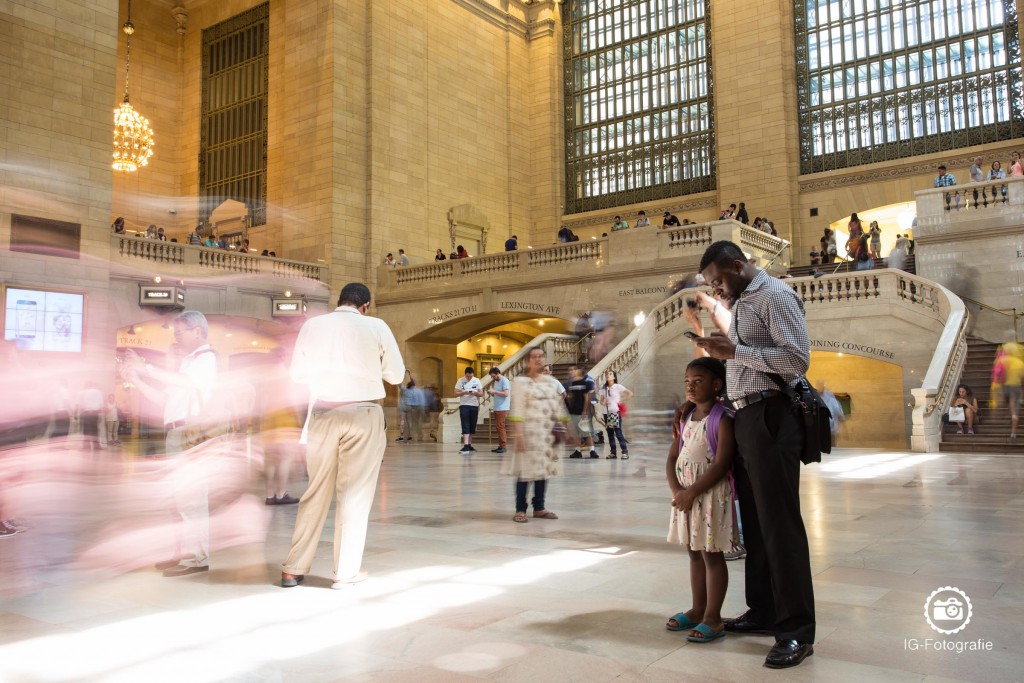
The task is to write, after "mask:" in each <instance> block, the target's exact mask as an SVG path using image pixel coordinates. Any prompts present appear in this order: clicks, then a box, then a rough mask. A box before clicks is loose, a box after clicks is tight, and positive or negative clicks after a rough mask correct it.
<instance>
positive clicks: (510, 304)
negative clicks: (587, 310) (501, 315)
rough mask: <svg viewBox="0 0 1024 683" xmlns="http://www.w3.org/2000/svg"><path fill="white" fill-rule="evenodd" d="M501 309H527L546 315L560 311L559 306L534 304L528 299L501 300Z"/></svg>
mask: <svg viewBox="0 0 1024 683" xmlns="http://www.w3.org/2000/svg"><path fill="white" fill-rule="evenodd" d="M501 309H502V310H503V311H528V312H530V313H546V314H548V315H558V314H560V313H561V312H562V308H561V307H560V306H552V305H551V304H535V303H532V302H530V301H502V302H501Z"/></svg>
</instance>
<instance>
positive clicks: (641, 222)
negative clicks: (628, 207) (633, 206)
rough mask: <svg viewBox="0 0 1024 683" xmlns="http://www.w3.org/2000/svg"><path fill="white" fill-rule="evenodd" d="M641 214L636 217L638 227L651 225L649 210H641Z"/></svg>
mask: <svg viewBox="0 0 1024 683" xmlns="http://www.w3.org/2000/svg"><path fill="white" fill-rule="evenodd" d="M639 216H640V217H639V218H637V219H636V227H638V228H646V227H647V226H649V225H650V224H651V219H650V218H648V217H647V212H646V211H641V212H640V213H639Z"/></svg>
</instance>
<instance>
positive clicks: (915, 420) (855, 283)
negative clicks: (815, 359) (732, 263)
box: [591, 270, 967, 453]
mask: <svg viewBox="0 0 1024 683" xmlns="http://www.w3.org/2000/svg"><path fill="white" fill-rule="evenodd" d="M786 283H787V284H788V285H789V286H790V287H792V288H793V290H794V291H795V292H796V294H797V295H798V296H799V297H800V299H801V300H802V301H803V303H804V308H805V311H806V312H807V314H808V315H813V314H814V311H815V310H817V309H818V308H819V307H823V306H844V307H845V306H849V305H850V304H857V303H865V304H867V303H870V302H875V301H877V300H879V299H884V300H890V301H893V302H896V303H898V304H900V305H902V306H905V307H907V309H908V310H912V311H916V312H918V313H924V314H925V315H928V316H930V317H932V318H933V319H934V320H936V321H939V322H942V324H943V330H942V333H941V334H940V335H939V339H938V341H937V343H936V346H935V351H934V353H933V354H932V359H931V362H930V364H929V366H928V371H927V373H926V374H925V377H924V380H923V381H922V383H921V387H920V388H915V389H913V391H912V393H913V396H914V399H915V407H914V409H913V413H912V432H911V447H912V448H913V450H915V451H921V452H929V453H930V452H934V451H937V450H938V448H939V440H940V435H941V430H942V415H943V413H944V412H945V410H946V408H947V407H948V406H949V403H950V402H951V401H952V397H953V392H954V389H955V387H956V384H957V382H958V381H959V378H960V374H961V372H962V371H963V365H964V362H965V360H966V357H967V333H966V323H967V311H966V308H965V307H964V304H963V301H961V300H960V298H959V297H957V296H956V295H954V294H953V293H952V292H950V291H949V290H947V289H946V288H945V287H942V286H940V285H937V284H935V283H934V282H930V281H928V280H925V279H924V278H920V277H917V276H916V275H910V274H908V273H905V272H903V271H901V270H872V271H867V272H861V273H844V274H841V275H840V274H837V275H826V276H823V277H820V278H813V277H803V278H793V279H788V280H786ZM693 291H694V290H683V291H681V292H678V293H676V294H673V295H672V296H670V297H668V298H667V299H666V300H665V301H663V302H662V303H660V304H659V305H658V306H656V307H655V308H654V309H653V310H652V311H651V313H650V314H649V315H648V316H647V317H646V319H645V320H644V322H643V324H642V325H640V326H639V327H637V328H636V329H634V330H633V331H631V332H630V333H629V334H628V335H626V338H625V339H623V340H622V341H621V342H620V343H619V344H618V345H617V346H616V347H615V348H614V349H612V351H611V352H610V353H609V354H608V355H607V356H605V358H604V359H602V360H601V361H600V362H599V363H597V364H596V365H595V366H594V368H593V369H592V370H591V376H593V377H600V376H601V375H602V374H603V373H604V372H606V371H607V370H610V369H611V370H615V371H617V372H619V373H620V375H621V371H622V370H629V369H631V368H632V367H633V366H635V365H636V364H637V363H638V361H639V360H640V359H641V358H642V357H643V356H644V355H646V354H647V353H649V352H651V351H652V350H653V348H654V347H655V345H656V343H657V342H658V339H659V338H660V337H663V336H665V335H667V334H671V333H673V332H674V331H675V325H678V324H686V323H685V322H683V321H684V320H685V315H684V312H685V310H686V299H687V298H689V297H690V296H692V295H693ZM620 379H621V377H620Z"/></svg>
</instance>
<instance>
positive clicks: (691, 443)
mask: <svg viewBox="0 0 1024 683" xmlns="http://www.w3.org/2000/svg"><path fill="white" fill-rule="evenodd" d="M724 388H725V365H724V364H723V363H722V361H720V360H716V359H714V358H697V359H695V360H693V361H691V362H690V364H689V365H687V366H686V403H684V404H683V405H682V406H680V408H679V410H677V411H676V415H675V419H674V420H673V423H672V434H673V440H672V450H670V451H669V454H668V460H667V461H666V463H665V476H666V478H667V479H668V486H669V489H670V490H671V491H672V517H671V519H670V522H669V532H668V540H669V542H676V543H680V544H682V545H686V546H688V547H689V552H690V590H691V592H692V594H693V598H692V600H693V602H692V606H691V607H690V609H689V610H686V611H684V612H679V613H678V614H675V615H674V616H672V617H671V618H670V619H669V620H668V623H667V624H665V627H666V628H667V629H668V630H670V631H686V630H689V634H688V635H687V636H686V639H687V640H689V641H691V642H694V643H708V642H711V641H712V640H716V639H718V638H722V637H724V636H725V624H724V623H723V622H722V603H723V602H724V601H725V592H726V590H727V589H728V587H729V570H728V569H727V568H726V565H725V557H724V555H723V553H725V552H726V551H730V550H732V549H733V547H734V546H735V545H737V542H738V539H737V538H736V532H735V529H734V525H733V511H734V507H733V499H734V494H733V488H732V462H733V458H734V456H735V454H736V439H735V437H734V435H733V419H732V415H731V413H730V412H729V411H728V410H727V409H726V408H725V406H724V405H723V404H722V403H721V402H720V401H719V400H718V398H719V396H720V394H721V393H722V390H723V389H724Z"/></svg>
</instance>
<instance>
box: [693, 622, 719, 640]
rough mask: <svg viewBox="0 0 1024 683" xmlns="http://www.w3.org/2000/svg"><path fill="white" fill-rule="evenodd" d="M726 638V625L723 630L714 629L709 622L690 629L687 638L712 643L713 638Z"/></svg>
mask: <svg viewBox="0 0 1024 683" xmlns="http://www.w3.org/2000/svg"><path fill="white" fill-rule="evenodd" d="M719 638H725V627H724V626H723V627H722V630H721V631H715V630H712V628H711V627H710V626H708V625H707V624H697V627H696V628H695V629H693V630H692V631H690V635H688V636H686V639H687V640H688V641H690V642H691V643H710V642H711V641H712V640H717V639H719Z"/></svg>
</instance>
